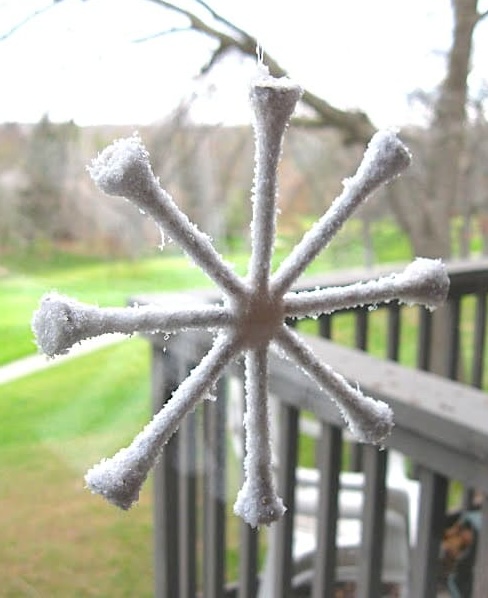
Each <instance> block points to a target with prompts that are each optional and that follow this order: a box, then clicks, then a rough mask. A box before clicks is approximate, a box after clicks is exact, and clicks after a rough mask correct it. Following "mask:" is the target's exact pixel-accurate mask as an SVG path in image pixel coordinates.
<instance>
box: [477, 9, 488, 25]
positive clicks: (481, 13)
mask: <svg viewBox="0 0 488 598" xmlns="http://www.w3.org/2000/svg"><path fill="white" fill-rule="evenodd" d="M485 17H488V10H485V12H480V13H478V17H477V19H476V22H477V23H479V22H480V21H482V20H483V19H484V18H485Z"/></svg>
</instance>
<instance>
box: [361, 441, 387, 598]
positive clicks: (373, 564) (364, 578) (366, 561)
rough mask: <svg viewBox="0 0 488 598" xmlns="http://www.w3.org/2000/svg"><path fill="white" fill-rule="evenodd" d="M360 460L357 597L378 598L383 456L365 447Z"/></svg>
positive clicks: (383, 477)
mask: <svg viewBox="0 0 488 598" xmlns="http://www.w3.org/2000/svg"><path fill="white" fill-rule="evenodd" d="M363 456H364V475H365V486H364V507H363V517H362V541H361V549H360V551H359V564H358V585H357V596H358V598H376V597H378V596H381V572H382V568H383V567H382V564H383V563H382V562H383V540H384V528H385V506H386V487H385V476H386V460H387V452H386V451H382V450H379V449H378V447H375V446H371V445H366V446H365V447H364V451H363Z"/></svg>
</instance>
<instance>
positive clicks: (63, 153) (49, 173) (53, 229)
mask: <svg viewBox="0 0 488 598" xmlns="http://www.w3.org/2000/svg"><path fill="white" fill-rule="evenodd" d="M76 137H77V127H76V125H75V124H74V123H72V122H69V123H64V124H62V125H58V124H53V123H52V122H51V121H50V120H49V117H48V116H47V115H44V116H43V117H42V119H41V120H40V121H39V122H38V123H37V125H36V126H35V127H34V130H33V132H32V135H31V136H30V138H29V144H28V147H27V151H26V154H25V156H24V160H25V161H24V168H23V171H24V180H25V185H24V188H23V190H22V193H21V200H20V215H21V223H20V229H21V232H22V236H23V238H24V239H25V240H26V241H27V242H29V243H31V242H33V241H39V240H41V239H44V240H53V241H60V240H69V239H71V237H72V235H73V225H74V224H73V213H72V211H71V210H70V205H69V198H68V194H67V192H66V191H67V181H68V180H69V178H70V177H69V175H70V162H71V146H72V141H74V140H76ZM53 214H56V218H53Z"/></svg>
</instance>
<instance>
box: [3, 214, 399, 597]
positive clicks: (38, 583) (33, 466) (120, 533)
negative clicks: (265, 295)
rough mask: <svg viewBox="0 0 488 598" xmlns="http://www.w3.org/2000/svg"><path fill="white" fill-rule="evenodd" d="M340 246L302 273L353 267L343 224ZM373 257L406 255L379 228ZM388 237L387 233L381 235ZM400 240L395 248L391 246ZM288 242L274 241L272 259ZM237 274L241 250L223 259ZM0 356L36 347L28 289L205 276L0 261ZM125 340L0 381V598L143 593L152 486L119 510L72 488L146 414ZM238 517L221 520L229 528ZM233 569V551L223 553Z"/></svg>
mask: <svg viewBox="0 0 488 598" xmlns="http://www.w3.org/2000/svg"><path fill="white" fill-rule="evenodd" d="M346 232H347V238H348V243H347V244H346V243H345V241H344V242H341V241H340V238H338V239H337V243H335V242H334V243H333V244H332V245H331V247H330V248H329V249H328V250H327V252H324V254H323V256H321V257H320V258H319V259H318V260H317V261H316V263H315V264H314V265H313V267H312V268H311V269H310V270H309V273H318V272H321V271H327V270H331V269H333V268H334V267H341V266H342V267H345V266H358V265H360V264H361V259H362V257H361V249H360V244H361V239H360V236H359V234H358V231H357V230H356V228H355V227H354V226H351V228H350V229H347V230H346ZM380 236H383V237H384V239H385V242H386V246H388V245H389V246H390V247H391V248H392V249H391V252H390V253H388V252H385V251H383V250H382V252H381V258H382V259H383V260H384V261H394V260H395V259H405V258H406V257H407V256H408V252H407V253H405V247H406V245H405V244H403V245H402V243H396V242H394V241H393V242H392V239H395V233H394V231H392V229H391V227H390V226H389V225H388V226H386V225H385V227H383V228H382V230H381V231H380ZM388 239H390V242H387V240H388ZM400 247H401V248H402V251H403V255H400V249H399V248H400ZM287 251H288V249H287V247H286V244H281V246H280V250H279V251H278V252H277V254H276V256H275V262H276V263H277V262H279V261H280V260H281V259H282V257H283V256H284V255H286V253H287ZM228 259H229V261H232V262H233V263H235V264H236V269H237V270H238V271H239V272H240V273H243V272H245V268H246V263H247V259H248V258H247V256H246V255H245V254H239V255H236V256H230V257H229V258H228ZM1 265H2V266H3V267H4V268H5V269H6V270H7V272H8V273H7V275H4V276H3V278H0V338H1V343H0V364H1V363H6V362H9V361H11V360H12V359H16V358H19V357H22V356H25V355H28V354H30V353H33V352H34V351H35V346H34V344H33V339H32V334H31V331H30V320H31V316H32V312H33V310H34V309H35V308H36V306H37V305H38V302H39V298H40V297H41V296H42V295H43V294H44V293H45V292H47V291H49V290H51V289H56V290H57V291H59V292H62V293H67V294H70V295H73V296H75V297H77V298H78V299H80V300H82V301H88V302H97V303H99V304H100V305H123V304H124V303H125V302H126V300H127V297H129V296H131V295H135V294H141V293H148V292H162V291H165V290H166V291H175V290H183V289H188V288H197V287H204V286H209V285H210V284H212V283H211V282H210V281H209V280H208V279H207V278H206V277H205V276H204V275H203V274H202V273H201V272H200V270H199V269H198V268H196V267H194V266H191V265H189V264H188V261H187V260H186V259H185V258H184V257H182V256H178V255H171V254H170V255H165V254H164V253H163V254H162V255H161V256H157V257H151V258H146V259H143V260H138V261H122V260H119V261H104V260H97V259H94V258H86V257H79V256H78V257H77V256H72V255H69V254H64V253H59V254H54V255H51V257H50V260H49V261H47V262H46V261H45V260H41V259H37V258H36V256H32V257H31V258H30V259H29V260H25V258H22V257H20V258H19V257H15V258H12V257H11V258H10V259H3V260H2V262H1ZM148 351H149V348H148V345H147V343H146V342H145V341H142V340H139V339H132V340H128V341H124V342H122V343H120V344H117V345H115V346H113V347H111V348H108V349H104V350H101V351H97V352H96V353H93V354H91V355H88V356H85V357H80V358H77V359H75V360H73V361H68V362H66V363H65V364H62V365H56V366H53V367H52V368H49V369H47V370H46V371H44V372H42V373H39V374H36V375H34V376H30V377H27V378H25V379H22V380H20V381H17V382H15V383H12V384H9V385H4V386H2V387H1V388H0V422H1V424H0V462H1V463H2V476H1V478H0V480H1V481H0V500H1V504H2V509H1V511H0V525H1V529H2V542H1V543H0V562H1V563H2V568H1V572H0V596H2V597H3V596H6V597H12V598H14V597H15V598H16V597H19V596H34V597H42V598H44V597H49V598H57V597H63V598H64V597H65V596H70V597H71V596H73V597H77V596H79V597H84V596H100V597H108V596H110V597H114V598H115V597H116V598H119V597H125V596H127V597H133V596H138V597H142V598H143V597H145V596H151V595H152V583H153V575H152V537H151V491H150V484H149V485H146V487H145V489H144V490H143V493H142V495H141V501H140V503H139V505H138V506H137V507H135V508H134V509H133V510H131V511H130V512H129V513H124V512H121V511H119V510H117V509H116V508H114V507H112V506H110V505H108V504H106V503H105V501H103V500H102V499H100V498H99V497H93V496H91V495H90V494H89V493H88V492H87V491H86V490H84V489H83V473H84V472H85V471H86V469H87V468H88V467H89V466H91V465H92V464H93V463H96V462H97V461H98V460H99V459H100V458H101V457H103V456H109V455H111V454H113V453H114V452H115V451H116V450H117V449H118V448H120V447H121V446H123V445H124V444H125V443H127V442H128V441H129V440H130V439H131V438H132V436H133V434H134V433H135V432H136V431H138V430H139V429H140V428H141V426H143V425H144V423H145V422H146V421H147V418H148V416H149V398H148V397H149V359H148ZM238 527H239V522H238V521H237V520H236V519H235V518H234V517H232V518H231V522H230V528H231V530H234V531H233V532H231V533H232V535H233V536H235V537H236V538H237V535H236V533H237V529H238ZM228 559H229V566H230V568H232V569H235V567H236V563H235V555H234V552H233V551H231V552H230V553H229V555H228Z"/></svg>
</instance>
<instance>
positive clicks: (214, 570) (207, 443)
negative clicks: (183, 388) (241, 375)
mask: <svg viewBox="0 0 488 598" xmlns="http://www.w3.org/2000/svg"><path fill="white" fill-rule="evenodd" d="M226 387H227V385H226V381H225V379H223V378H222V379H221V380H219V382H218V384H217V399H216V400H215V401H210V400H206V401H205V403H204V409H203V412H204V444H203V451H204V472H205V475H204V480H205V481H204V514H205V517H204V527H203V534H204V540H203V546H204V552H203V567H204V569H203V587H204V596H205V597H207V598H221V597H223V595H224V585H225V512H226V451H227V438H226Z"/></svg>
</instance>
